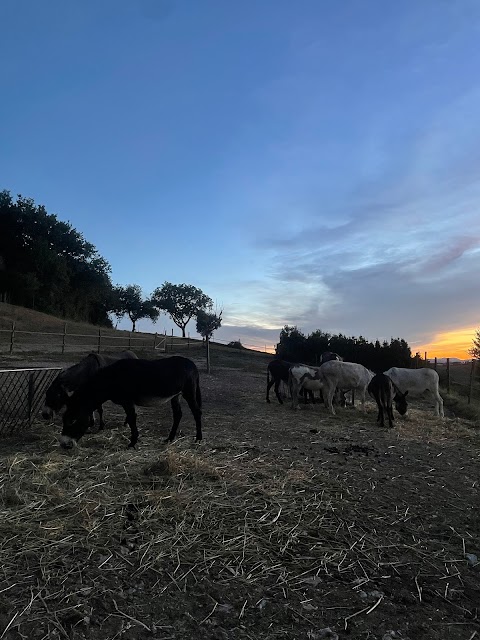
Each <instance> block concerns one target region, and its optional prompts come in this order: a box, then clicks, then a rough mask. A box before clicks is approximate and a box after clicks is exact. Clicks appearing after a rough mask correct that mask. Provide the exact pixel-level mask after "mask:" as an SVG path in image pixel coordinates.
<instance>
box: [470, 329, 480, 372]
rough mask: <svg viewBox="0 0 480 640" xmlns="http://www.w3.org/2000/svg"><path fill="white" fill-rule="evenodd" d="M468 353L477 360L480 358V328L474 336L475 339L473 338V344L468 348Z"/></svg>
mask: <svg viewBox="0 0 480 640" xmlns="http://www.w3.org/2000/svg"><path fill="white" fill-rule="evenodd" d="M468 353H469V354H470V355H471V356H472V358H474V359H475V360H480V329H477V330H476V332H475V336H474V337H473V340H472V346H471V347H470V349H469V350H468ZM477 368H478V366H477Z"/></svg>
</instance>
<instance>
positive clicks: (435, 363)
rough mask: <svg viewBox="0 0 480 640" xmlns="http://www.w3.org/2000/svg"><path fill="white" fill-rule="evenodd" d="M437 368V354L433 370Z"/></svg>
mask: <svg viewBox="0 0 480 640" xmlns="http://www.w3.org/2000/svg"><path fill="white" fill-rule="evenodd" d="M436 370H437V356H435V371H436Z"/></svg>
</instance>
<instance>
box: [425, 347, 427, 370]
mask: <svg viewBox="0 0 480 640" xmlns="http://www.w3.org/2000/svg"><path fill="white" fill-rule="evenodd" d="M425 366H427V352H426V351H425Z"/></svg>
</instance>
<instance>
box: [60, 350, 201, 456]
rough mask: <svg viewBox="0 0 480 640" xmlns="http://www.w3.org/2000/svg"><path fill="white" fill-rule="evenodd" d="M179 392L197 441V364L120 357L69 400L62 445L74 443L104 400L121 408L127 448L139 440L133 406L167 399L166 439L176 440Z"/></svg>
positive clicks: (172, 359)
mask: <svg viewBox="0 0 480 640" xmlns="http://www.w3.org/2000/svg"><path fill="white" fill-rule="evenodd" d="M180 395H182V396H183V397H184V398H185V400H186V401H187V404H188V406H189V407H190V410H191V412H192V414H193V417H194V418H195V424H196V427H197V436H196V440H197V442H200V440H201V439H202V397H201V393H200V384H199V375H198V369H197V367H196V365H195V364H194V363H193V362H192V361H191V360H189V359H188V358H183V357H182V356H171V357H170V358H162V359H161V360H119V361H118V362H114V363H113V364H111V365H110V366H108V367H104V368H103V369H99V371H97V373H96V374H95V375H94V376H92V377H91V378H89V379H88V380H87V381H86V382H85V383H84V384H83V385H82V386H81V387H80V388H79V389H77V391H75V393H74V394H73V395H72V396H71V397H70V398H69V399H68V402H67V410H66V411H65V413H64V414H63V429H62V434H61V436H60V438H59V440H60V444H61V446H62V447H63V448H70V447H72V446H74V445H75V444H76V443H77V441H78V440H79V439H80V438H81V437H82V436H83V435H84V433H85V432H86V430H87V427H88V419H89V416H90V414H91V412H92V411H93V409H94V408H95V407H97V406H99V405H101V404H103V403H104V402H106V401H107V400H111V401H112V402H114V403H115V404H118V405H120V406H121V407H123V409H124V411H125V415H126V423H127V424H129V425H130V431H131V438H130V444H129V445H128V446H129V447H134V446H135V444H136V443H137V440H138V430H137V414H136V413H135V406H136V405H138V406H142V405H143V406H148V405H150V404H154V402H155V401H156V400H160V401H162V402H167V401H168V400H170V403H171V406H172V411H173V426H172V428H171V430H170V433H169V435H168V437H167V439H166V442H172V441H173V440H174V439H175V435H176V433H177V429H178V425H179V423H180V420H181V418H182V409H181V407H180Z"/></svg>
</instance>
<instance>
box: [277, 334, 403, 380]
mask: <svg viewBox="0 0 480 640" xmlns="http://www.w3.org/2000/svg"><path fill="white" fill-rule="evenodd" d="M326 351H333V352H334V353H338V354H339V355H340V356H341V357H342V358H343V359H344V360H345V361H347V362H358V363H359V364H363V366H364V367H367V368H368V369H371V370H372V371H374V372H375V373H377V372H381V371H386V370H387V369H389V368H390V367H410V366H411V361H412V352H411V350H410V347H409V346H408V344H407V342H406V341H405V340H403V339H401V338H392V339H391V340H390V342H387V341H383V342H382V343H380V341H379V340H376V341H375V342H369V341H368V340H366V339H365V338H364V337H363V336H360V337H358V338H356V337H348V336H344V335H343V334H341V333H339V334H330V333H327V332H324V331H321V330H317V331H314V332H313V333H311V334H309V335H308V336H306V335H305V334H304V333H302V332H301V331H300V330H299V329H297V327H294V326H288V325H285V327H284V328H283V329H282V330H281V332H280V342H279V343H278V344H277V348H276V354H277V356H278V357H279V358H281V359H282V360H287V361H289V362H304V363H305V364H310V365H318V364H319V363H320V357H321V355H322V353H325V352H326Z"/></svg>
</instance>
